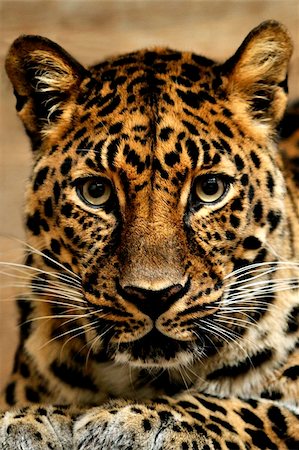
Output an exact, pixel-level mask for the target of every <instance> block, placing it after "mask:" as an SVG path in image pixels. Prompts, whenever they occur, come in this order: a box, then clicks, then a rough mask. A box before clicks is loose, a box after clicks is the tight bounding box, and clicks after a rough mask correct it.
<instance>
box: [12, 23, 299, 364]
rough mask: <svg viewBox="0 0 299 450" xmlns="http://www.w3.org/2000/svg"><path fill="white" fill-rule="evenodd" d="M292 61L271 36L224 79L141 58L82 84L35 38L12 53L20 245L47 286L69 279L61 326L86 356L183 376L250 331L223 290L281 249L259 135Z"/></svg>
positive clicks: (277, 197)
mask: <svg viewBox="0 0 299 450" xmlns="http://www.w3.org/2000/svg"><path fill="white" fill-rule="evenodd" d="M291 48H292V45H291V41H290V38H289V35H288V34H287V32H286V30H285V28H284V27H283V26H282V25H280V24H278V23H277V22H273V21H268V22H265V23H263V24H261V25H260V26H259V27H257V28H256V29H254V30H253V31H252V32H251V33H250V34H249V36H248V37H247V38H246V39H245V41H244V42H243V44H242V45H241V47H240V48H239V49H238V50H237V52H236V54H235V55H234V56H233V57H232V58H230V59H229V60H228V61H227V62H226V63H224V64H217V63H215V62H213V61H211V60H209V59H206V58H204V57H200V56H197V55H194V54H191V53H179V52H174V51H172V50H168V49H154V50H153V51H148V50H144V51H139V52H136V53H131V54H128V55H125V56H122V57H119V58H112V59H110V60H107V61H105V62H103V63H101V64H98V65H96V66H93V67H91V68H90V69H89V70H87V69H85V68H83V67H82V66H81V65H80V64H79V63H77V62H76V61H75V60H74V59H73V58H71V57H70V56H69V55H68V54H67V53H66V52H65V51H64V50H62V49H61V48H60V47H59V46H58V45H56V44H54V43H53V42H51V41H49V40H47V39H45V38H41V37H37V36H23V37H20V38H19V39H17V40H16V41H15V43H14V44H13V46H12V47H11V50H10V52H9V54H8V57H7V64H6V67H7V72H8V75H9V77H10V79H11V81H12V83H13V85H14V89H15V94H16V97H17V109H18V111H19V115H20V117H21V119H22V120H23V122H24V125H25V128H26V131H27V133H28V135H29V136H30V138H31V141H32V147H33V154H34V167H33V172H32V177H31V181H30V184H29V186H28V190H27V203H26V215H27V229H28V242H29V244H30V245H32V246H33V247H34V248H36V249H38V250H39V251H41V252H42V253H38V252H35V253H34V255H33V257H32V260H31V261H30V262H29V263H30V264H32V265H34V266H35V267H38V268H40V269H44V268H45V267H46V266H47V267H48V268H47V270H48V271H51V270H52V271H54V272H57V271H58V272H61V273H60V275H61V278H60V279H59V283H67V282H68V281H69V280H68V277H70V276H71V275H70V273H69V272H71V273H74V274H75V275H72V278H73V282H72V283H73V284H72V288H71V289H73V290H74V291H75V292H76V295H75V294H74V299H73V302H74V305H75V306H76V305H79V306H82V303H83V304H84V311H83V314H82V309H80V308H79V310H78V312H77V310H76V309H74V311H75V314H78V318H77V320H76V321H74V322H73V323H72V324H71V326H73V328H76V327H75V326H74V323H76V326H77V327H78V322H79V323H80V326H81V325H82V327H84V326H85V327H86V328H85V335H86V340H87V342H92V345H93V346H94V350H95V351H99V348H100V349H104V350H105V352H106V353H107V354H108V356H109V357H110V358H112V359H113V358H114V359H115V360H116V361H118V362H125V363H127V362H130V363H131V364H133V365H138V366H142V365H146V366H172V365H177V364H188V363H190V362H191V361H193V360H194V358H198V357H204V356H207V355H209V354H212V353H213V352H214V353H215V352H216V350H215V348H217V349H219V348H220V347H221V346H223V345H225V344H226V342H227V341H228V340H230V339H238V337H239V336H241V335H242V333H244V332H245V331H246V327H247V325H248V324H249V323H250V321H253V322H254V320H257V319H256V317H255V316H254V314H256V313H257V310H258V307H257V309H256V308H255V306H254V303H253V307H252V311H251V312H248V310H246V309H244V311H243V310H242V308H240V307H239V308H236V309H235V310H234V308H233V306H232V305H233V304H236V303H237V301H238V296H237V290H236V284H234V283H236V280H237V282H241V281H240V280H241V278H240V276H241V275H242V276H243V275H244V274H247V275H248V274H249V275H248V276H253V274H255V273H254V272H253V271H252V272H250V271H248V270H247V271H245V270H243V269H242V268H244V267H246V266H247V267H248V266H249V265H253V266H252V267H253V268H255V267H257V266H255V265H258V264H262V263H263V262H264V261H267V260H272V259H273V255H270V256H269V248H271V246H272V247H273V248H276V249H277V247H278V246H279V245H280V242H281V240H282V239H283V231H282V224H283V221H284V206H283V196H284V185H283V180H282V176H281V173H280V171H279V169H278V166H277V163H276V162H275V158H276V148H275V143H274V140H273V136H275V129H276V127H277V125H278V123H279V121H280V119H281V117H282V115H283V113H284V108H285V104H286V76H287V66H288V61H289V58H290V55H291ZM284 251H285V252H288V249H287V248H286V249H284ZM58 264H60V265H58ZM49 266H50V268H49ZM63 268H64V269H63ZM238 270H239V272H236V271H238ZM233 271H235V272H234V274H235V277H233V275H232V273H233ZM243 278H244V277H243ZM52 287H53V286H52ZM59 288H60V294H59V295H58V297H57V298H62V293H63V289H64V290H66V289H67V288H66V287H63V288H61V286H60V287H59V286H58V284H57V283H56V289H57V290H58V289H59ZM40 289H42V288H40ZM65 292H66V291H65ZM44 293H47V290H44ZM49 295H50V294H49ZM67 298H68V302H67V303H69V302H70V300H69V297H67ZM79 301H80V303H79ZM61 303H62V306H61V311H64V310H63V309H62V308H63V302H61ZM228 305H229V307H228ZM50 306H51V305H50V303H49V307H50ZM65 308H66V309H67V307H65ZM56 312H57V311H56ZM79 316H80V317H79ZM224 322H225V323H224ZM53 323H56V322H53ZM244 323H246V327H244V326H243V324H244ZM88 325H90V326H88ZM53 326H54V325H53ZM69 326H70V325H69ZM82 329H83V330H84V328H82Z"/></svg>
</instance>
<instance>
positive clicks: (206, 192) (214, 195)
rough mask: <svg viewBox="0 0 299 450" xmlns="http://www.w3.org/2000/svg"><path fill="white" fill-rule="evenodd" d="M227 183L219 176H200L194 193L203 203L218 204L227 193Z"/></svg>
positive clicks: (196, 181) (195, 184)
mask: <svg viewBox="0 0 299 450" xmlns="http://www.w3.org/2000/svg"><path fill="white" fill-rule="evenodd" d="M227 187H228V183H226V182H225V181H224V180H223V179H222V178H221V177H219V175H203V176H199V177H198V178H197V179H196V180H195V183H194V193H195V196H196V197H197V199H198V200H200V202H201V203H216V202H217V201H219V200H220V199H221V198H222V197H223V195H224V194H225V192H226V191H227Z"/></svg>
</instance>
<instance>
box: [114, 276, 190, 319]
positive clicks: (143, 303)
mask: <svg viewBox="0 0 299 450" xmlns="http://www.w3.org/2000/svg"><path fill="white" fill-rule="evenodd" d="M189 287H190V282H189V280H188V281H187V282H186V283H185V284H173V285H170V286H167V287H165V288H163V289H159V290H152V289H144V288H141V287H139V286H124V287H122V286H121V285H120V284H119V289H118V291H119V294H120V295H121V296H122V297H123V298H124V299H125V300H127V301H128V302H130V303H133V304H134V305H135V306H136V307H137V308H138V309H139V310H140V311H141V312H143V313H144V314H146V315H147V316H149V317H150V318H151V319H152V320H153V321H155V320H157V318H158V317H159V316H161V315H162V314H163V313H165V312H166V311H167V310H168V309H169V308H170V307H171V306H172V305H173V304H174V303H175V302H176V301H177V300H179V299H180V298H182V297H183V296H184V295H185V294H186V292H187V291H188V289H189Z"/></svg>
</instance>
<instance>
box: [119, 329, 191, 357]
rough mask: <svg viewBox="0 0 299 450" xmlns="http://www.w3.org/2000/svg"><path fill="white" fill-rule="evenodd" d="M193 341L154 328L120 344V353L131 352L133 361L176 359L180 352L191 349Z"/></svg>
mask: <svg viewBox="0 0 299 450" xmlns="http://www.w3.org/2000/svg"><path fill="white" fill-rule="evenodd" d="M192 343H193V341H192V342H191V341H179V340H176V339H172V338H170V337H168V336H165V335H164V334H162V333H160V331H158V330H157V329H156V328H153V329H152V330H151V331H150V332H149V333H147V334H146V335H145V336H143V337H142V338H140V339H138V340H135V341H132V342H127V343H123V344H120V345H119V346H118V352H119V353H125V352H126V353H127V352H128V353H129V354H130V356H131V358H132V361H134V360H135V361H137V360H141V361H143V362H147V361H154V362H156V363H159V360H160V361H161V360H163V361H165V360H166V361H170V360H172V359H174V358H175V357H176V356H177V354H178V353H179V352H182V351H187V350H190V345H191V344H192Z"/></svg>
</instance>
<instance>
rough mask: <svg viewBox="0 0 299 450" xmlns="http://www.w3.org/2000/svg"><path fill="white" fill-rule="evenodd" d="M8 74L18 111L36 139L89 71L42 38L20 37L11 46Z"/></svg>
mask: <svg viewBox="0 0 299 450" xmlns="http://www.w3.org/2000/svg"><path fill="white" fill-rule="evenodd" d="M6 71H7V74H8V76H9V78H10V80H11V82H12V84H13V87H14V93H15V96H16V99H17V105H16V108H17V110H18V112H19V115H20V117H21V119H22V120H23V122H24V125H25V128H26V130H27V132H28V134H29V135H30V136H31V137H33V136H34V135H36V134H37V133H39V132H40V131H42V130H43V128H44V127H45V126H47V125H49V124H51V123H53V122H55V120H57V118H58V117H59V115H61V114H62V112H63V108H64V105H65V104H66V103H67V101H68V100H69V98H70V97H71V96H72V95H74V94H75V93H76V90H77V89H78V87H79V85H80V82H81V81H82V79H83V78H84V77H85V75H86V73H87V71H86V70H85V69H84V68H83V67H82V66H81V65H80V64H79V63H78V62H77V61H75V60H74V59H73V58H72V57H71V56H70V55H69V54H68V53H67V52H66V51H65V50H63V49H62V48H61V47H60V46H59V45H57V44H55V43H54V42H52V41H50V40H49V39H46V38H44V37H41V36H30V35H29V36H20V37H19V38H18V39H16V41H14V43H13V44H12V46H11V48H10V50H9V52H8V55H7V58H6Z"/></svg>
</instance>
